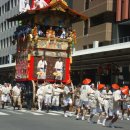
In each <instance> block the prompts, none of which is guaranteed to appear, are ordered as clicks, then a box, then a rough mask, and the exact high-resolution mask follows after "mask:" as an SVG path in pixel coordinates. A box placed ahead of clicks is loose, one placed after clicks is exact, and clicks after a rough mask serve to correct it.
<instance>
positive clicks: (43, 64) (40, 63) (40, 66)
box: [37, 60, 47, 69]
mask: <svg viewBox="0 0 130 130" xmlns="http://www.w3.org/2000/svg"><path fill="white" fill-rule="evenodd" d="M45 65H46V66H47V62H46V61H45V60H40V61H39V62H38V65H37V68H43V69H45V68H44V67H45Z"/></svg>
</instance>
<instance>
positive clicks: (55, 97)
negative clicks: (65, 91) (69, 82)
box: [52, 96, 59, 106]
mask: <svg viewBox="0 0 130 130" xmlns="http://www.w3.org/2000/svg"><path fill="white" fill-rule="evenodd" d="M52 106H59V96H53V99H52Z"/></svg>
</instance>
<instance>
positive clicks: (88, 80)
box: [83, 78, 91, 84]
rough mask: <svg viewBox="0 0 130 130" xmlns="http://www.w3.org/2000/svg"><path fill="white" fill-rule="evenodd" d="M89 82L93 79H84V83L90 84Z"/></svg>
mask: <svg viewBox="0 0 130 130" xmlns="http://www.w3.org/2000/svg"><path fill="white" fill-rule="evenodd" d="M89 83H91V79H88V78H86V79H84V80H83V84H89Z"/></svg>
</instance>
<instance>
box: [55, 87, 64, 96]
mask: <svg viewBox="0 0 130 130" xmlns="http://www.w3.org/2000/svg"><path fill="white" fill-rule="evenodd" d="M62 92H63V90H62V89H60V88H54V96H59V95H60V93H62Z"/></svg>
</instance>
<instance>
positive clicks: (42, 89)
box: [37, 86, 44, 96]
mask: <svg viewBox="0 0 130 130" xmlns="http://www.w3.org/2000/svg"><path fill="white" fill-rule="evenodd" d="M39 95H42V96H43V95H44V87H42V86H41V87H40V88H38V90H37V96H39Z"/></svg>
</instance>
